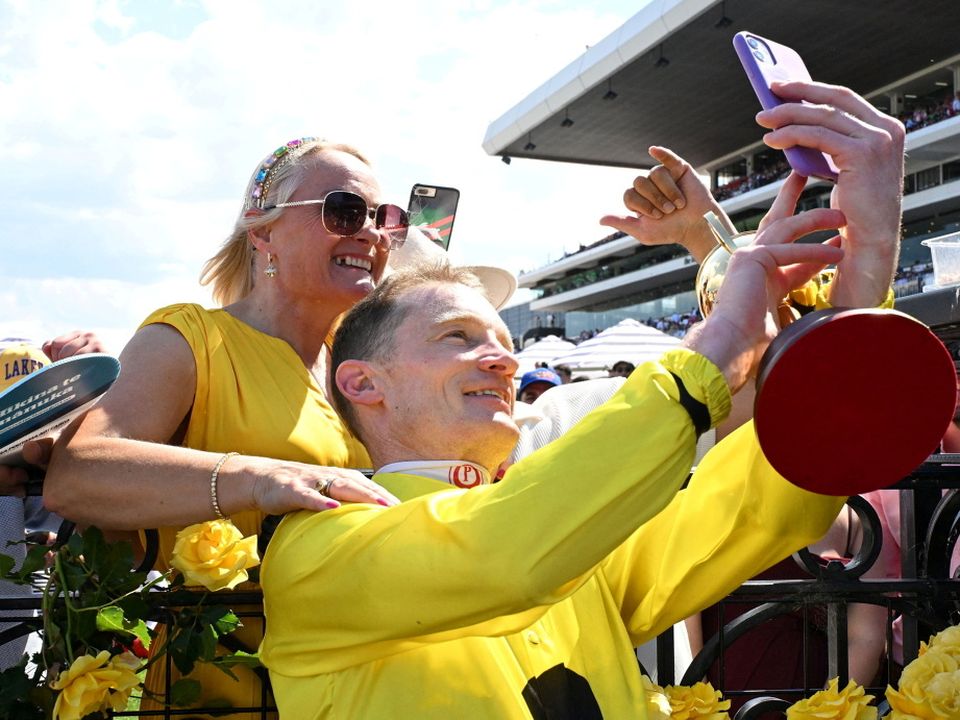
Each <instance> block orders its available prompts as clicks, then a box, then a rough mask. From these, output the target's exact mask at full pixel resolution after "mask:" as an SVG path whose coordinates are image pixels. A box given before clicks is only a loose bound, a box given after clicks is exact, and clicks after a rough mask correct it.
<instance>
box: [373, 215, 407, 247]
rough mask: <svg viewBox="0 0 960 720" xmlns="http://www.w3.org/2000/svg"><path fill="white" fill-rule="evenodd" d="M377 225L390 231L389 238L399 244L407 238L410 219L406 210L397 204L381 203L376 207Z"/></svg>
mask: <svg viewBox="0 0 960 720" xmlns="http://www.w3.org/2000/svg"><path fill="white" fill-rule="evenodd" d="M376 224H377V227H378V228H380V229H382V230H386V231H387V232H389V233H390V238H391V239H392V240H393V242H394V243H395V244H397V245H398V246H399V244H402V243H403V241H404V240H406V239H407V228H408V227H409V226H410V219H409V218H408V217H407V212H406V210H404V209H403V208H401V207H399V206H398V205H381V206H380V207H378V208H377V217H376Z"/></svg>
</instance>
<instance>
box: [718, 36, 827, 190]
mask: <svg viewBox="0 0 960 720" xmlns="http://www.w3.org/2000/svg"><path fill="white" fill-rule="evenodd" d="M733 47H734V49H735V50H736V51H737V56H738V57H739V58H740V63H741V64H742V65H743V69H744V70H745V71H746V73H747V78H748V79H749V80H750V84H751V85H752V86H753V91H754V92H755V93H756V94H757V97H758V98H759V99H760V105H761V106H762V107H763V109H764V110H769V109H771V108H774V107H776V106H778V105H782V104H783V103H784V101H783V100H781V99H780V98H779V97H777V96H776V95H775V94H774V93H773V91H772V90H771V89H770V83H772V82H775V81H778V82H793V81H796V80H802V81H806V82H809V81H810V80H811V78H810V73H809V72H808V71H807V66H806V65H804V64H803V59H802V58H801V57H800V56H799V55H798V54H797V52H796V51H795V50H793V49H791V48H788V47H787V46H786V45H781V44H780V43H776V42H774V41H773V40H768V39H766V38H763V37H760V36H759V35H755V34H753V33H751V32H738V33H737V34H736V35H734V36H733ZM783 152H784V154H785V155H786V156H787V162H789V163H790V167H792V168H793V169H794V170H796V171H797V172H798V173H800V174H801V175H804V176H806V177H816V178H821V179H823V180H830V181H834V182H835V181H836V179H837V172H838V171H837V166H836V165H834V164H833V160H832V159H831V158H830V156H829V155H826V154H824V153H822V152H820V151H819V150H814V149H813V148H805V147H800V146H796V147H792V148H787V149H786V150H784V151H783Z"/></svg>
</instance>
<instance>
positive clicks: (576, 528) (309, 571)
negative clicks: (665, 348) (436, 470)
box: [262, 350, 729, 675]
mask: <svg viewBox="0 0 960 720" xmlns="http://www.w3.org/2000/svg"><path fill="white" fill-rule="evenodd" d="M667 368H669V369H670V370H669V371H668V369H667ZM670 371H672V372H675V373H676V374H677V375H678V376H680V377H681V379H682V380H683V381H684V384H685V386H686V387H687V390H688V391H689V392H690V394H691V395H693V396H694V397H695V398H697V399H700V400H701V401H704V402H705V404H706V405H707V407H708V409H709V410H710V412H711V417H712V418H713V420H714V422H716V421H717V419H719V417H720V415H722V414H723V413H724V412H725V411H726V408H728V407H729V392H728V390H727V387H726V384H725V383H724V380H723V377H722V375H721V374H720V372H719V371H718V370H717V369H716V367H714V366H713V365H712V364H711V363H709V361H707V360H706V359H705V358H702V357H701V356H698V355H695V354H693V353H691V352H690V351H687V350H679V351H671V352H670V353H667V354H666V355H665V357H664V359H663V364H660V363H647V364H645V365H642V366H641V367H640V368H638V369H637V370H636V371H635V372H634V373H633V374H632V375H631V377H630V378H629V379H628V380H627V382H626V383H624V386H623V387H622V388H621V389H620V390H619V391H618V392H617V394H616V395H614V397H613V398H611V400H610V401H609V402H607V403H605V404H604V405H602V406H601V407H600V408H598V409H597V410H595V411H594V412H592V413H591V414H589V415H588V416H587V417H585V418H584V419H583V421H581V422H580V423H579V424H578V425H577V426H576V427H574V428H573V429H572V430H571V431H570V432H569V433H568V434H567V435H566V436H565V437H564V438H562V439H560V440H558V441H557V442H554V443H551V444H550V445H548V446H546V447H544V448H542V449H541V450H539V451H538V452H536V453H533V454H532V455H530V456H528V457H527V458H525V459H523V460H522V461H520V462H519V463H517V464H516V465H514V466H513V467H511V469H510V471H509V472H508V473H507V476H506V477H505V478H504V480H503V481H501V482H500V483H498V484H496V485H489V486H482V487H478V488H474V489H471V490H452V489H451V490H443V491H440V492H433V493H431V494H428V495H423V496H420V497H415V498H413V499H410V500H407V501H405V502H403V503H402V504H400V505H399V506H396V507H392V508H382V507H378V506H370V505H353V506H344V507H342V508H339V509H337V510H332V511H327V512H323V513H318V514H309V513H297V514H295V515H293V516H291V517H289V518H288V519H286V520H285V521H284V522H283V523H282V524H281V526H280V528H279V529H278V531H277V533H276V535H275V536H274V538H273V540H272V541H271V544H270V548H269V551H268V553H267V556H266V558H265V560H264V564H263V568H262V584H263V586H264V591H265V609H266V612H267V617H268V627H269V632H268V637H267V640H266V641H265V643H264V648H263V652H264V657H265V662H266V663H267V664H268V666H269V667H271V668H272V669H276V670H278V671H280V672H283V673H292V674H295V675H300V674H303V673H309V672H311V671H312V672H325V671H330V670H333V669H336V667H338V666H340V667H342V666H345V665H346V664H350V663H356V662H362V661H367V660H370V659H373V658H375V657H378V656H382V655H385V654H388V653H391V652H398V651H400V650H402V649H404V648H409V647H412V646H416V645H417V644H420V643H425V642H436V641H440V640H448V639H452V638H453V637H459V636H463V635H468V634H469V635H499V634H505V633H509V632H515V631H517V630H519V629H521V628H523V627H526V626H527V625H529V624H530V623H531V622H532V621H533V620H535V619H536V618H537V617H539V615H540V614H542V612H543V611H544V609H543V608H542V606H546V605H549V604H552V603H555V602H557V601H559V600H561V599H563V598H564V597H566V596H568V595H569V594H570V593H572V592H573V591H574V590H576V589H577V587H579V585H580V584H581V583H582V582H583V581H584V579H585V577H586V574H587V573H588V572H589V571H591V570H593V569H594V568H595V567H596V565H597V564H598V563H599V562H600V561H601V560H602V559H603V558H604V557H605V556H606V555H608V554H609V553H610V552H612V551H613V550H614V549H615V548H616V547H618V546H619V545H620V544H622V543H623V542H624V541H625V540H626V539H627V538H628V537H629V535H630V534H631V533H632V532H633V531H634V530H635V529H636V528H637V527H638V526H639V525H640V524H641V523H643V522H645V521H646V520H648V519H649V518H650V517H652V516H653V515H655V514H656V513H657V512H659V511H660V510H661V509H662V508H663V507H665V506H666V505H667V503H668V502H669V501H670V499H671V498H672V497H673V495H674V493H676V491H677V489H678V488H679V487H680V485H681V484H682V483H683V481H684V479H685V478H686V476H687V473H688V472H689V468H690V464H691V462H692V460H693V456H694V450H695V442H696V437H695V433H694V430H693V424H692V422H691V420H690V418H689V416H688V415H687V413H686V411H685V410H684V409H683V408H682V407H681V406H680V405H679V403H678V402H677V397H678V391H677V385H676V382H675V381H674V378H673V376H672V375H671V374H670ZM391 477H394V478H401V479H402V476H390V475H381V476H378V478H377V479H378V480H381V482H382V483H383V484H384V485H385V486H386V487H387V488H389V489H393V490H394V492H397V490H400V489H401V486H397V487H396V488H394V487H392V486H391ZM537 608H540V609H537ZM531 610H533V612H532V613H531V612H530V611H531ZM302 638H308V639H309V642H306V641H304V640H302ZM284 658H287V659H289V663H287V662H285V660H284ZM281 665H282V667H280V666H281Z"/></svg>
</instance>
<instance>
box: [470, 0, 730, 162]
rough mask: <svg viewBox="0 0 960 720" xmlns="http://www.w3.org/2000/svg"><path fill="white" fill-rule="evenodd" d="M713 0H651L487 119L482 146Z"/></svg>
mask: <svg viewBox="0 0 960 720" xmlns="http://www.w3.org/2000/svg"><path fill="white" fill-rule="evenodd" d="M716 2H717V0H651V2H650V3H649V4H648V5H646V6H645V7H644V8H643V9H642V10H640V12H638V13H637V14H636V15H634V16H633V17H631V18H630V19H629V20H627V22H625V23H624V24H623V25H621V26H620V27H619V28H618V29H617V30H615V31H614V32H612V33H611V34H610V35H608V36H607V37H605V38H604V39H603V40H601V41H600V42H599V43H597V44H596V45H594V46H592V47H590V48H589V49H587V51H586V52H585V53H584V54H583V55H581V56H580V57H579V58H577V59H576V60H574V61H573V62H572V63H570V64H569V65H567V66H566V67H565V68H563V69H562V70H561V71H560V72H558V73H557V74H556V75H554V76H553V77H552V78H550V79H549V80H547V82H545V83H544V84H543V85H541V86H540V87H538V88H537V89H536V90H534V91H533V92H532V93H530V94H529V95H528V96H527V97H526V98H525V99H523V100H521V101H520V102H519V103H518V104H517V105H515V106H513V107H512V108H511V109H510V110H508V111H507V112H506V113H504V114H503V115H501V116H500V117H499V118H497V119H496V120H494V121H493V122H492V123H490V126H489V127H488V128H487V133H486V135H485V136H484V138H483V149H484V150H485V151H486V152H487V154H488V155H496V154H497V153H499V152H501V151H502V150H504V149H505V148H507V147H508V146H509V145H510V144H511V143H513V142H515V141H516V140H518V139H520V138H521V137H523V136H524V135H526V134H527V133H528V132H530V130H532V129H533V128H534V127H536V126H537V125H539V124H540V123H542V122H543V121H544V120H546V119H547V118H549V117H550V116H551V115H553V114H554V113H557V112H559V111H560V110H562V109H563V108H565V107H567V106H568V105H569V104H570V103H572V102H573V101H574V100H576V99H577V98H579V97H580V96H582V95H583V94H584V93H586V92H587V91H588V90H591V89H592V88H594V87H596V86H597V85H599V84H600V83H602V82H604V81H605V80H606V79H607V78H609V77H611V76H612V75H613V74H614V73H615V72H617V71H618V70H619V69H620V68H622V67H623V66H624V65H626V64H628V63H630V62H632V61H633V60H635V59H636V58H637V57H639V56H640V55H643V54H644V53H645V52H648V51H649V50H651V49H652V48H654V47H656V46H657V45H659V44H660V43H661V42H663V40H664V39H665V38H666V37H668V36H669V35H670V33H672V32H674V31H675V30H677V29H679V28H681V27H683V26H684V25H685V24H687V23H688V22H690V21H691V20H693V19H694V18H695V17H697V16H698V15H700V14H701V13H703V12H704V11H705V10H707V9H709V8H710V7H712V6H713V5H715V4H716Z"/></svg>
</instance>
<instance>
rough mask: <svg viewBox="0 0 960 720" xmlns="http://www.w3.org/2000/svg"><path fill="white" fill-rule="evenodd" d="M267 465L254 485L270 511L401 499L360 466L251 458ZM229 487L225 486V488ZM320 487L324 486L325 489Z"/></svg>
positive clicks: (256, 499) (259, 502)
mask: <svg viewBox="0 0 960 720" xmlns="http://www.w3.org/2000/svg"><path fill="white" fill-rule="evenodd" d="M250 460H252V461H253V462H254V464H255V465H260V466H261V467H262V466H266V467H263V469H262V471H261V472H260V473H259V477H258V478H257V480H256V481H255V482H254V485H253V503H254V505H255V507H256V508H257V509H258V510H260V511H262V512H264V513H267V514H269V515H279V514H281V513H285V512H290V511H292V510H329V509H331V508H335V507H339V506H340V503H341V502H353V503H370V504H375V505H382V506H384V507H389V506H391V505H396V504H398V503H399V502H400V501H399V500H398V499H397V498H396V497H395V496H394V495H393V494H391V493H390V492H388V491H387V490H385V489H384V488H382V487H380V486H379V485H378V484H377V483H375V482H373V480H370V479H369V478H367V477H366V476H365V475H363V473H361V472H359V471H357V470H350V469H345V468H335V467H322V466H318V465H307V464H305V463H293V462H279V461H273V460H266V459H263V458H250ZM223 490H226V487H223V489H222V490H221V492H223ZM320 490H324V491H325V492H324V493H321V492H320Z"/></svg>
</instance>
